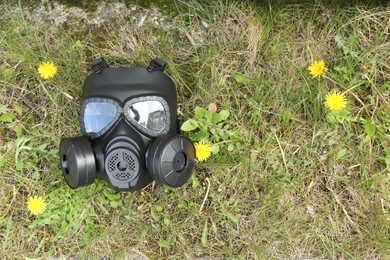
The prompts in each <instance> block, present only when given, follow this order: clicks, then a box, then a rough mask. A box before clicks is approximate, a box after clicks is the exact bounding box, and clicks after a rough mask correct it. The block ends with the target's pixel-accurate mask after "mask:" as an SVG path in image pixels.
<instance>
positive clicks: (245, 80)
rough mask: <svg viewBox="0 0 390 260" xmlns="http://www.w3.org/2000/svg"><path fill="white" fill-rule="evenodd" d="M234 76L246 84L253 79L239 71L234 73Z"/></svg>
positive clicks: (238, 81)
mask: <svg viewBox="0 0 390 260" xmlns="http://www.w3.org/2000/svg"><path fill="white" fill-rule="evenodd" d="M233 78H234V79H235V80H236V81H237V83H240V84H244V85H245V84H248V83H249V82H250V81H251V79H250V78H249V77H247V76H245V75H243V74H238V73H236V74H234V75H233Z"/></svg>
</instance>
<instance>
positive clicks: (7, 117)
mask: <svg viewBox="0 0 390 260" xmlns="http://www.w3.org/2000/svg"><path fill="white" fill-rule="evenodd" d="M13 118H14V117H13V115H12V114H11V113H9V112H8V113H5V114H4V115H1V116H0V121H1V122H11V121H12V119H13Z"/></svg>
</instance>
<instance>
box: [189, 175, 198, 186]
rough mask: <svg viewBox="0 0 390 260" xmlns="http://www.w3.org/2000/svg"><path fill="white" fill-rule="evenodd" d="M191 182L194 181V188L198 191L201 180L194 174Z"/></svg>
mask: <svg viewBox="0 0 390 260" xmlns="http://www.w3.org/2000/svg"><path fill="white" fill-rule="evenodd" d="M191 180H192V188H193V189H196V188H197V187H199V180H198V178H196V176H195V174H192V177H191Z"/></svg>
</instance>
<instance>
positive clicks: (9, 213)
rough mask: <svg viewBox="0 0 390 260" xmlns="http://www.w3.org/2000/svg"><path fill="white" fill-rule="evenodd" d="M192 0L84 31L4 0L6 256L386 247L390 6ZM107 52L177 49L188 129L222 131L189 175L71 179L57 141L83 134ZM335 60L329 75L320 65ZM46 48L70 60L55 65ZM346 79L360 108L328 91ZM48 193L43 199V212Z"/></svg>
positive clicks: (123, 58)
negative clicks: (94, 71) (99, 61)
mask: <svg viewBox="0 0 390 260" xmlns="http://www.w3.org/2000/svg"><path fill="white" fill-rule="evenodd" d="M187 2H188V3H183V2H177V3H176V5H175V6H177V8H178V10H177V12H174V13H175V15H173V16H171V17H167V18H166V20H165V21H164V23H166V24H165V25H166V26H157V25H156V24H154V23H152V22H149V23H148V22H145V23H144V24H143V25H142V26H140V23H139V22H136V21H133V20H131V19H129V21H122V22H121V24H114V25H110V24H105V25H102V26H101V27H97V26H86V25H84V24H83V23H82V22H80V24H79V26H78V28H74V27H72V26H64V27H60V28H58V27H56V26H54V25H52V24H50V23H48V22H43V23H39V22H37V21H33V20H30V19H28V18H27V17H28V16H26V15H25V12H26V10H27V8H25V7H23V6H17V5H14V4H9V5H3V7H2V10H3V11H4V12H3V14H4V19H1V20H0V28H1V31H0V36H1V37H0V61H1V62H0V101H1V102H0V136H1V138H0V185H1V187H0V197H1V202H0V214H1V218H0V237H1V239H0V241H1V243H0V255H1V256H2V257H3V258H5V259H19V258H23V259H26V258H34V259H35V258H49V257H57V258H58V257H66V258H81V259H84V258H88V259H101V258H103V257H111V258H113V259H118V258H134V259H142V258H151V259H160V258H175V259H183V258H188V259H194V258H200V257H208V256H212V257H226V258H236V257H237V258H245V259H264V258H296V259H302V258H310V259H312V258H321V259H322V258H332V259H336V258H341V259H345V258H348V259H350V258H362V259H385V258H388V257H389V254H390V252H389V248H390V242H389V221H390V216H389V210H390V196H389V188H390V187H389V177H390V174H389V173H390V138H389V136H390V133H389V130H390V129H389V126H390V107H389V102H390V93H389V88H390V84H389V72H390V71H389V69H390V67H389V64H390V58H389V57H390V55H389V53H390V42H389V28H390V10H389V8H388V7H386V6H381V5H375V4H373V3H364V4H357V3H356V4H353V5H350V6H343V5H341V4H337V3H336V2H334V3H333V2H332V4H326V3H321V2H320V1H316V2H315V4H313V3H307V2H306V3H305V4H299V3H296V2H297V1H295V2H294V3H291V4H282V3H279V4H271V2H272V1H270V3H269V4H258V5H257V4H253V3H252V4H249V3H244V2H241V1H237V2H234V1H215V2H213V3H212V4H208V3H206V2H196V1H187ZM278 2H281V1H278ZM5 14H7V15H5ZM41 22H42V21H41ZM99 56H104V57H105V58H106V60H107V61H109V63H110V65H112V66H121V65H123V66H132V65H141V66H145V65H147V63H148V62H149V60H151V59H152V58H154V57H160V58H162V59H164V60H165V61H166V62H167V64H168V68H167V73H168V74H169V75H170V76H171V77H172V79H173V81H174V82H175V83H176V85H177V91H178V101H179V104H178V106H179V111H178V113H179V114H180V115H181V116H182V117H183V119H184V121H186V122H187V123H186V125H184V128H183V130H186V132H184V134H187V135H188V136H190V137H192V138H193V139H194V140H195V141H204V142H209V144H210V146H212V145H214V144H215V143H218V146H217V147H216V146H212V151H213V153H212V154H211V156H210V157H209V158H208V159H207V160H204V161H200V162H198V164H197V167H196V172H195V174H194V175H193V177H192V179H191V180H190V182H189V183H188V184H186V185H185V186H183V187H182V188H179V189H169V188H166V187H164V186H162V185H160V184H157V183H153V184H151V185H149V186H148V187H146V188H145V189H144V190H142V191H139V192H136V193H115V192H114V191H112V190H111V189H109V188H108V187H107V186H106V183H105V182H103V181H101V180H97V181H95V183H94V184H93V185H90V186H87V187H83V188H79V189H76V190H72V189H70V188H69V187H68V186H67V185H66V183H65V181H64V179H63V177H62V173H61V171H60V166H59V159H58V147H59V142H60V139H61V138H62V137H65V136H67V137H70V136H76V135H79V134H80V133H79V130H78V129H79V121H78V120H79V119H78V117H79V105H80V94H81V85H82V83H83V80H84V79H85V77H86V76H87V75H88V74H89V73H90V70H89V62H90V61H91V60H92V59H93V58H96V57H99ZM319 60H323V61H324V64H325V66H326V68H327V71H325V72H324V73H323V74H322V75H321V76H319V77H316V78H312V76H311V75H310V72H309V70H308V67H309V66H310V65H311V64H312V63H313V62H314V61H319ZM46 61H49V62H52V63H53V64H55V65H56V67H57V73H56V74H55V75H54V77H52V78H48V79H42V78H41V77H40V74H39V73H38V67H39V65H41V64H42V63H43V62H46ZM331 91H338V93H343V94H344V95H345V101H346V106H345V108H343V109H342V110H337V111H332V110H330V109H329V108H327V107H326V106H325V105H324V102H325V99H326V95H327V94H328V93H330V92H331ZM210 103H214V104H216V106H217V108H218V111H217V112H215V113H218V115H219V116H214V117H213V115H212V114H213V112H211V111H209V110H208V109H207V107H208V105H209V104H210ZM197 107H198V108H197ZM222 111H224V112H222ZM213 118H214V119H213ZM191 120H192V121H191ZM188 122H190V123H188ZM186 127H189V128H186ZM35 196H40V197H42V198H43V199H44V201H45V207H44V210H43V212H42V213H41V212H40V208H38V210H36V212H37V213H41V214H36V215H33V214H31V213H30V211H29V210H28V207H27V202H28V199H29V198H30V197H35Z"/></svg>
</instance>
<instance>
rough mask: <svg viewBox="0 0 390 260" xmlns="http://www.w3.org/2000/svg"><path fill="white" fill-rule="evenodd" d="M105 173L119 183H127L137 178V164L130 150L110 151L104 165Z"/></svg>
mask: <svg viewBox="0 0 390 260" xmlns="http://www.w3.org/2000/svg"><path fill="white" fill-rule="evenodd" d="M105 168H106V172H107V173H108V174H109V175H111V176H112V177H114V178H115V179H117V180H119V181H129V180H131V179H133V178H134V177H135V176H137V174H138V171H139V163H138V159H137V157H136V155H135V154H134V153H133V152H131V151H130V150H127V149H123V148H119V149H115V150H113V151H111V152H110V153H109V154H108V156H107V158H106V163H105Z"/></svg>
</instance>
